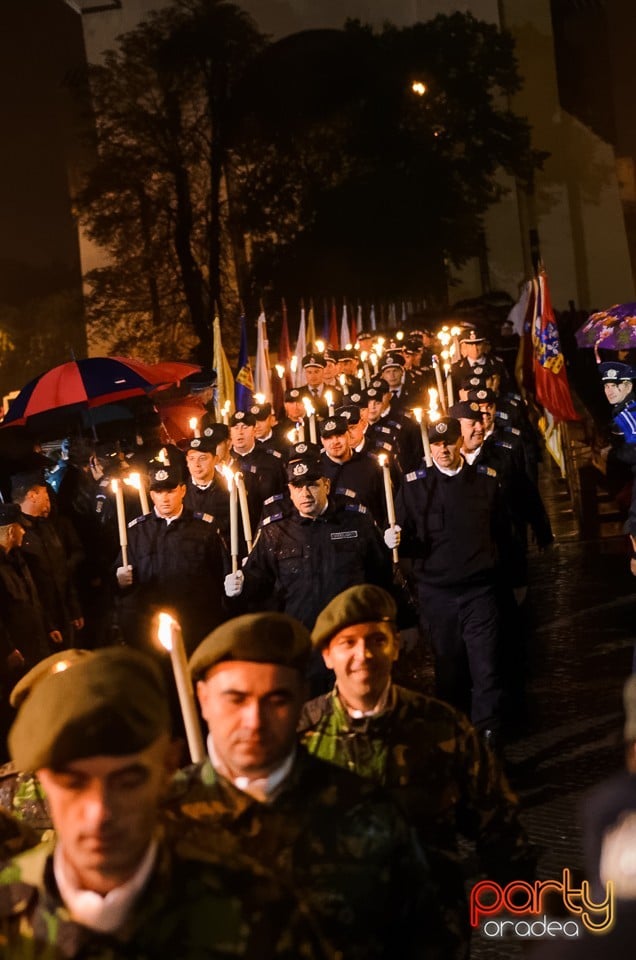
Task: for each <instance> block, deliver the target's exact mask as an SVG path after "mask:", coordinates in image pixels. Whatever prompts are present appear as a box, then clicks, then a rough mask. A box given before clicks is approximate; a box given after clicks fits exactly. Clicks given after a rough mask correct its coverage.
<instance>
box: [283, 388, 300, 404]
mask: <svg viewBox="0 0 636 960" xmlns="http://www.w3.org/2000/svg"><path fill="white" fill-rule="evenodd" d="M283 401H284V403H302V402H303V397H302V393H301V392H300V390H299V389H298V387H291V389H289V390H285V394H284V396H283Z"/></svg>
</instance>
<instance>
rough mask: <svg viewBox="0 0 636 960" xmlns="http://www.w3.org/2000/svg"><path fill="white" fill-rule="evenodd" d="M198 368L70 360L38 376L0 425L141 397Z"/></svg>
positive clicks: (116, 360) (117, 359) (114, 360)
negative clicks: (56, 411) (54, 411)
mask: <svg viewBox="0 0 636 960" xmlns="http://www.w3.org/2000/svg"><path fill="white" fill-rule="evenodd" d="M198 370H200V367H197V366H195V365H194V364H181V363H180V364H172V363H166V364H154V365H153V364H148V363H142V362H141V361H139V360H129V359H127V358H125V357H89V358H87V359H86V360H71V361H69V362H68V363H63V364H61V365H60V366H58V367H53V369H52V370H48V371H47V372H46V373H42V374H40V376H39V377H36V378H35V379H34V380H31V381H30V383H27V384H26V386H25V387H23V388H22V390H21V391H20V393H19V394H18V396H17V397H16V398H15V400H13V401H12V402H11V406H10V408H9V411H8V413H7V415H6V416H5V418H4V420H3V422H2V426H17V425H24V424H25V423H27V421H28V420H29V419H30V418H31V417H35V416H38V415H39V414H43V413H50V412H51V411H53V410H64V409H67V410H68V412H69V413H70V412H72V408H78V409H86V408H89V409H90V408H92V407H101V406H104V405H105V404H108V403H114V402H118V401H121V400H127V399H129V398H130V397H141V396H144V395H145V394H148V393H152V392H153V391H154V390H160V389H161V388H163V387H169V386H171V385H172V384H174V383H178V382H179V381H180V380H181V379H183V378H184V377H185V376H187V375H188V374H190V373H195V372H197V371H198Z"/></svg>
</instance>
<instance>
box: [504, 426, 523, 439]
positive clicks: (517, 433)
mask: <svg viewBox="0 0 636 960" xmlns="http://www.w3.org/2000/svg"><path fill="white" fill-rule="evenodd" d="M504 430H505V431H506V433H511V434H512V435H513V437H520V436H521V430H520V429H519V427H504Z"/></svg>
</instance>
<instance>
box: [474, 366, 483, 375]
mask: <svg viewBox="0 0 636 960" xmlns="http://www.w3.org/2000/svg"><path fill="white" fill-rule="evenodd" d="M473 371H474V372H475V373H476V374H477V376H481V374H482V373H483V372H484V368H483V367H473Z"/></svg>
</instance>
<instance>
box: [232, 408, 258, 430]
mask: <svg viewBox="0 0 636 960" xmlns="http://www.w3.org/2000/svg"><path fill="white" fill-rule="evenodd" d="M230 426H231V427H240V426H243V427H254V426H256V417H255V416H254V414H253V413H250V412H249V411H247V412H246V411H245V410H237V411H236V413H233V414H232V416H231V417H230Z"/></svg>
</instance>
